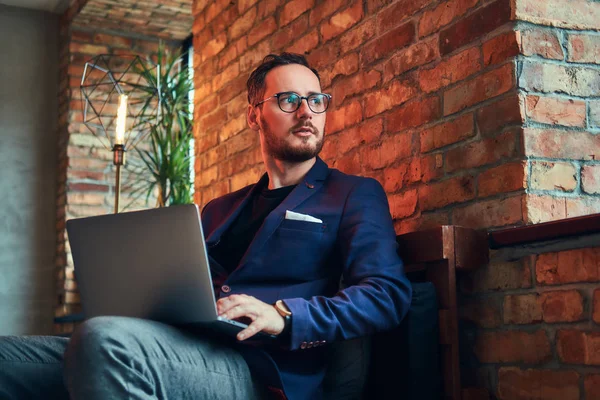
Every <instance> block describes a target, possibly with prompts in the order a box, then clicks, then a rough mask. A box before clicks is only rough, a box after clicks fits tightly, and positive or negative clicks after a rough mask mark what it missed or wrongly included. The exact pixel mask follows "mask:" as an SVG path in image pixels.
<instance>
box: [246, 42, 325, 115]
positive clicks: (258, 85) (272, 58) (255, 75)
mask: <svg viewBox="0 0 600 400" xmlns="http://www.w3.org/2000/svg"><path fill="white" fill-rule="evenodd" d="M289 64H300V65H303V66H305V67H306V68H308V69H310V70H311V71H312V72H313V73H314V74H315V75H316V76H317V79H318V80H319V82H321V77H320V76H319V73H318V72H317V70H316V69H314V68H312V67H311V66H310V65H308V61H306V57H304V56H303V55H301V54H296V53H281V54H279V55H278V54H269V55H268V56H266V57H265V58H263V60H262V63H260V65H259V66H258V67H256V69H255V70H254V71H252V73H251V74H250V77H249V78H248V82H246V86H247V87H248V103H249V104H251V105H254V104H256V103H258V102H259V101H261V100H262V97H263V96H264V95H265V77H266V76H267V73H268V72H269V71H270V70H272V69H273V68H275V67H279V66H281V65H289Z"/></svg>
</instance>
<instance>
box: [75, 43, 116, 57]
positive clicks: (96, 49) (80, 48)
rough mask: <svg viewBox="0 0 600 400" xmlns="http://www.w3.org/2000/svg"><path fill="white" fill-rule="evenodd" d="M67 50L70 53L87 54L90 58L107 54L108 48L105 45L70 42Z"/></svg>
mask: <svg viewBox="0 0 600 400" xmlns="http://www.w3.org/2000/svg"><path fill="white" fill-rule="evenodd" d="M69 50H70V51H71V53H80V54H87V55H91V56H97V55H100V54H108V53H109V50H108V46H105V45H97V44H87V43H74V42H71V44H70V45H69Z"/></svg>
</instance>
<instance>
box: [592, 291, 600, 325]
mask: <svg viewBox="0 0 600 400" xmlns="http://www.w3.org/2000/svg"><path fill="white" fill-rule="evenodd" d="M593 302H594V304H593V306H592V319H593V320H594V322H595V323H597V324H600V289H596V290H594V300H593Z"/></svg>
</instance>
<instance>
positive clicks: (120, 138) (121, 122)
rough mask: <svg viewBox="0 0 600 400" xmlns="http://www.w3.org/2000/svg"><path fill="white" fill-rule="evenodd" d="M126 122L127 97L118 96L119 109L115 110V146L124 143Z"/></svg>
mask: <svg viewBox="0 0 600 400" xmlns="http://www.w3.org/2000/svg"><path fill="white" fill-rule="evenodd" d="M126 121H127V95H125V94H121V95H119V109H118V110H117V132H116V135H115V144H123V142H124V141H125V122H126Z"/></svg>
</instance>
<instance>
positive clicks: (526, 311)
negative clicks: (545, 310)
mask: <svg viewBox="0 0 600 400" xmlns="http://www.w3.org/2000/svg"><path fill="white" fill-rule="evenodd" d="M541 321H542V307H541V304H540V301H539V296H538V295H537V294H524V295H508V296H505V297H504V323H505V324H535V323H538V322H541Z"/></svg>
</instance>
